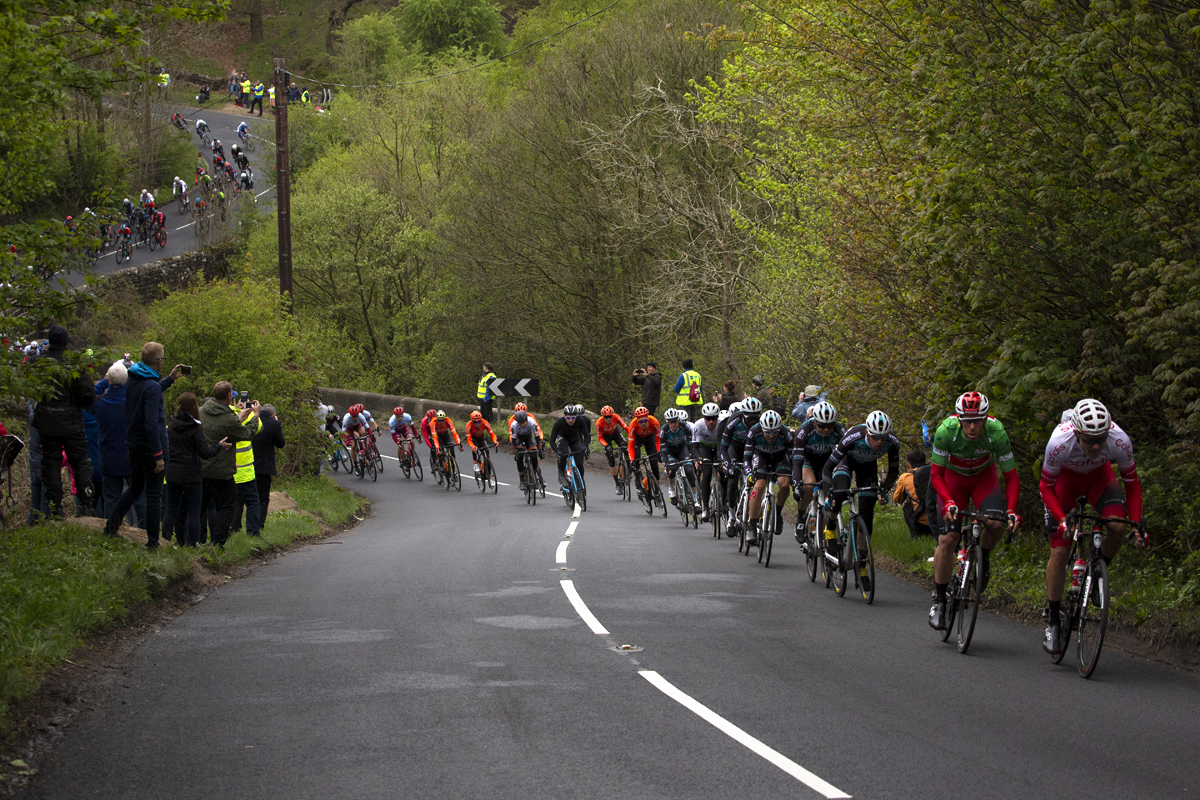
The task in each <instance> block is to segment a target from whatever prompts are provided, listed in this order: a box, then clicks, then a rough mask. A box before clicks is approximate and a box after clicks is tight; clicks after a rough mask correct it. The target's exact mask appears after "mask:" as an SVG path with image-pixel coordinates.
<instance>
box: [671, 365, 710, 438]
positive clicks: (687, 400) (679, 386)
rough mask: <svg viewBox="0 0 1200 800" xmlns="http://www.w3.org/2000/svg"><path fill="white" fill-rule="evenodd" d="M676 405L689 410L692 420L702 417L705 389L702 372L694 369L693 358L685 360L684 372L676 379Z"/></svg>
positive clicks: (689, 416)
mask: <svg viewBox="0 0 1200 800" xmlns="http://www.w3.org/2000/svg"><path fill="white" fill-rule="evenodd" d="M675 405H677V406H679V407H680V408H682V409H683V410H684V411H686V412H687V415H688V419H689V420H691V421H692V422H695V421H696V420H698V419H700V408H701V406H703V405H704V389H703V386H701V382H700V373H699V372H696V370H694V369H692V360H691V359H690V358H685V359H684V360H683V372H681V373H679V377H678V378H676V379H675Z"/></svg>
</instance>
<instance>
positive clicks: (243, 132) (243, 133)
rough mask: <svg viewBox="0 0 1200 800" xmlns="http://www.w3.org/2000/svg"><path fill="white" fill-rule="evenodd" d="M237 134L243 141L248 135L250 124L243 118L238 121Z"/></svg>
mask: <svg viewBox="0 0 1200 800" xmlns="http://www.w3.org/2000/svg"><path fill="white" fill-rule="evenodd" d="M237 135H238V138H239V139H241V140H242V141H243V142H245V141H246V139H247V137H249V136H250V126H249V125H247V124H246V122H245V120H243V121H242V122H239V123H238V126H237Z"/></svg>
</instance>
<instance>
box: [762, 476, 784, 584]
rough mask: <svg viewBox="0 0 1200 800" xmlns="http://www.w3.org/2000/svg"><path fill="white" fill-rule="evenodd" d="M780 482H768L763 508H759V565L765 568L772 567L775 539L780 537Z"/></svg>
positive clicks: (773, 480)
mask: <svg viewBox="0 0 1200 800" xmlns="http://www.w3.org/2000/svg"><path fill="white" fill-rule="evenodd" d="M778 506H779V480H778V478H771V479H770V480H769V481H768V482H767V490H766V491H765V492H763V501H762V506H761V507H760V508H759V519H760V520H762V521H761V522H760V523H759V526H758V563H760V564H762V565H763V566H764V567H769V566H771V550H772V549H773V547H774V544H775V537H776V536H778V535H779V529H780V519H779V516H780V514H779V507H778Z"/></svg>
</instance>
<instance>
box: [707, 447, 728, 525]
mask: <svg viewBox="0 0 1200 800" xmlns="http://www.w3.org/2000/svg"><path fill="white" fill-rule="evenodd" d="M708 521H709V522H710V523H712V530H713V538H714V539H720V538H721V528H722V527H723V526H724V525H725V477H724V474H723V473H722V471H721V469H720V468H719V467H718V466H717V465H716V464H713V471H712V479H711V480H710V481H709V482H708Z"/></svg>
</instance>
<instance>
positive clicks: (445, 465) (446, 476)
mask: <svg viewBox="0 0 1200 800" xmlns="http://www.w3.org/2000/svg"><path fill="white" fill-rule="evenodd" d="M452 482H453V481H452V480H451V477H450V459H448V458H443V459H442V479H441V480H440V481H438V483H440V484H442V488H444V489H445V490H446V491H447V492H448V491H450V484H451V483H452Z"/></svg>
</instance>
